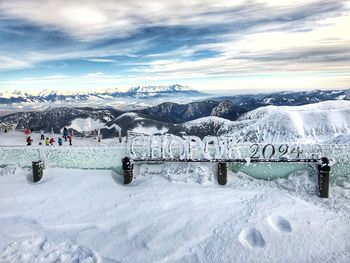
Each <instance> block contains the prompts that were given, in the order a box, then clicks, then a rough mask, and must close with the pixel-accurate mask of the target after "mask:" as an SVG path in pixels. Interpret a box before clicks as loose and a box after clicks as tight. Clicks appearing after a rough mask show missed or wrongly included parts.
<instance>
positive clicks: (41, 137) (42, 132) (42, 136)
mask: <svg viewBox="0 0 350 263" xmlns="http://www.w3.org/2000/svg"><path fill="white" fill-rule="evenodd" d="M40 140H41V141H43V140H45V134H44V131H43V130H41V135H40Z"/></svg>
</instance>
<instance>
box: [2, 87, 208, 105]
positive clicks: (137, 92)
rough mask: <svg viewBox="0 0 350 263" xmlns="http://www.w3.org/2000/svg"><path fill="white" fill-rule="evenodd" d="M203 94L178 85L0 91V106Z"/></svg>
mask: <svg viewBox="0 0 350 263" xmlns="http://www.w3.org/2000/svg"><path fill="white" fill-rule="evenodd" d="M201 94H203V93H201V92H199V91H197V90H194V89H191V88H189V87H188V86H181V85H179V84H175V85H168V86H138V87H132V88H130V89H128V90H127V91H125V92H122V91H120V90H118V89H108V90H99V91H85V92H78V91H77V92H65V91H55V90H49V89H46V90H40V91H37V92H34V93H33V92H32V93H30V92H28V91H18V90H14V91H3V92H1V91H0V104H12V103H42V102H79V101H88V100H96V99H98V100H111V99H113V98H158V97H173V96H181V95H185V96H188V95H190V96H199V95H201Z"/></svg>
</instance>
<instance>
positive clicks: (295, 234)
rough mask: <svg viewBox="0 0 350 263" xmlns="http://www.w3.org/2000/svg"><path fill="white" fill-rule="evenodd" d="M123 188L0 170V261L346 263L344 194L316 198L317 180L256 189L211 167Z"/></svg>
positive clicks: (344, 190) (94, 179)
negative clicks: (223, 178)
mask: <svg viewBox="0 0 350 263" xmlns="http://www.w3.org/2000/svg"><path fill="white" fill-rule="evenodd" d="M140 169H141V171H139V173H138V175H137V178H136V180H134V182H133V183H132V184H131V185H128V186H124V185H123V180H122V175H121V174H118V173H115V172H111V171H107V170H100V171H99V170H68V169H57V168H56V169H53V168H49V169H46V170H45V172H44V177H43V179H42V181H41V182H39V183H36V184H34V183H32V182H31V180H30V177H31V170H28V169H22V168H19V167H6V168H1V170H0V175H1V176H0V211H1V216H0V224H1V229H0V251H1V252H0V261H1V262H321V261H322V262H348V259H349V256H350V254H349V253H350V237H349V231H350V218H349V213H350V201H349V198H350V185H348V186H347V187H339V186H335V185H332V186H331V196H330V199H321V198H319V197H318V196H317V195H316V194H315V192H316V184H317V183H316V181H317V179H316V176H315V174H308V173H307V172H299V173H297V174H292V175H290V176H289V178H288V179H279V180H275V181H264V180H256V179H253V178H252V177H249V176H246V175H244V174H242V173H236V174H234V173H229V177H228V185H226V186H224V187H223V186H219V185H218V184H217V182H216V179H215V169H212V167H210V166H207V167H206V166H192V167H191V168H190V169H189V168H188V167H187V168H186V167H182V168H181V167H178V169H177V171H178V172H177V173H171V169H170V170H169V169H167V170H168V171H169V172H168V173H166V174H164V173H157V169H152V167H151V168H150V167H146V166H145V167H141V168H140Z"/></svg>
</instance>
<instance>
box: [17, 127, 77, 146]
mask: <svg viewBox="0 0 350 263" xmlns="http://www.w3.org/2000/svg"><path fill="white" fill-rule="evenodd" d="M32 132H33V130H30V129H26V130H25V131H24V134H25V135H26V143H27V145H28V146H30V145H32V143H33V139H32V138H31V136H30V134H31V133H32ZM62 138H64V141H65V142H67V141H68V142H69V145H72V139H73V136H72V135H71V134H68V129H67V127H64V129H63V136H62ZM62 138H61V137H58V139H57V143H58V145H59V146H62V144H63V140H62ZM55 142H56V141H55V139H54V138H52V137H51V138H49V137H46V139H45V133H44V131H41V134H40V142H39V145H43V144H45V145H46V146H49V145H54V143H55Z"/></svg>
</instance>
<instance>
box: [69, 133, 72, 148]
mask: <svg viewBox="0 0 350 263" xmlns="http://www.w3.org/2000/svg"><path fill="white" fill-rule="evenodd" d="M68 141H69V145H70V146H72V135H69V136H68Z"/></svg>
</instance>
